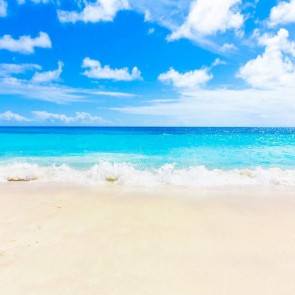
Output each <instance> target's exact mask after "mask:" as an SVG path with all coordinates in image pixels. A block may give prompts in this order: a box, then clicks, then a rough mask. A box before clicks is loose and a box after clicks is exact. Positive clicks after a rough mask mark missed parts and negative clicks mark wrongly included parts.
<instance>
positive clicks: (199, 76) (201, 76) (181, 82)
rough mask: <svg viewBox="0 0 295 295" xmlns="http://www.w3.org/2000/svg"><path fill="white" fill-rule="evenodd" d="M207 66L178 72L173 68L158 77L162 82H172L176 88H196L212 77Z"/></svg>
mask: <svg viewBox="0 0 295 295" xmlns="http://www.w3.org/2000/svg"><path fill="white" fill-rule="evenodd" d="M209 71H210V69H209V68H202V69H198V70H194V71H189V72H186V73H179V72H177V71H176V70H174V69H173V68H170V70H169V71H168V72H166V73H162V74H160V75H159V77H158V79H159V80H160V81H161V82H164V83H172V85H173V86H174V87H177V88H198V87H201V86H202V85H204V84H206V83H207V82H208V81H209V80H211V79H212V78H213V76H212V74H211V73H210V72H209Z"/></svg>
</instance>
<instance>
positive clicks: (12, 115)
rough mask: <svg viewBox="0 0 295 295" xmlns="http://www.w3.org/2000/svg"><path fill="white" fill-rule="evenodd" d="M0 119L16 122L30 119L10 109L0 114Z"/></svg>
mask: <svg viewBox="0 0 295 295" xmlns="http://www.w3.org/2000/svg"><path fill="white" fill-rule="evenodd" d="M0 121H17V122H29V121H30V120H29V119H27V118H26V117H23V116H21V115H19V114H15V113H13V112H11V111H6V112H4V113H2V114H0Z"/></svg>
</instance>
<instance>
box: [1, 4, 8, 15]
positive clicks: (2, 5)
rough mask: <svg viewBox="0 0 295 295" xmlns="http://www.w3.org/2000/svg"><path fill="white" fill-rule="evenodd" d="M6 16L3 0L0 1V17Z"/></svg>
mask: <svg viewBox="0 0 295 295" xmlns="http://www.w3.org/2000/svg"><path fill="white" fill-rule="evenodd" d="M6 15H7V2H6V1H5V0H0V17H4V16H6Z"/></svg>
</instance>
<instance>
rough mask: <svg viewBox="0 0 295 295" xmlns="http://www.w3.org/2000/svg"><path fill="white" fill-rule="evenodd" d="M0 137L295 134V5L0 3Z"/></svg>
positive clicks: (202, 0)
mask: <svg viewBox="0 0 295 295" xmlns="http://www.w3.org/2000/svg"><path fill="white" fill-rule="evenodd" d="M0 125H2V126H6V125H11V126H257V127H259V126H263V127H264V126H274V127H276V126H288V127H292V126H295V0H284V1H276V0H248V1H242V0H210V1H208V0H181V1H179V0H0Z"/></svg>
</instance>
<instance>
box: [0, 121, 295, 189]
mask: <svg viewBox="0 0 295 295" xmlns="http://www.w3.org/2000/svg"><path fill="white" fill-rule="evenodd" d="M6 181H42V182H69V183H71V182H72V183H81V184H91V185H103V184H110V183H112V184H120V185H123V184H130V185H146V186H150V185H152V186H155V185H176V186H200V187H211V186H235V185H245V186H249V185H267V186H269V185H291V186H293V185H295V128H192V127H190V128H186V127H181V128H178V127H177V128H176V127H158V128H156V127H152V128H149V127H0V182H6Z"/></svg>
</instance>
